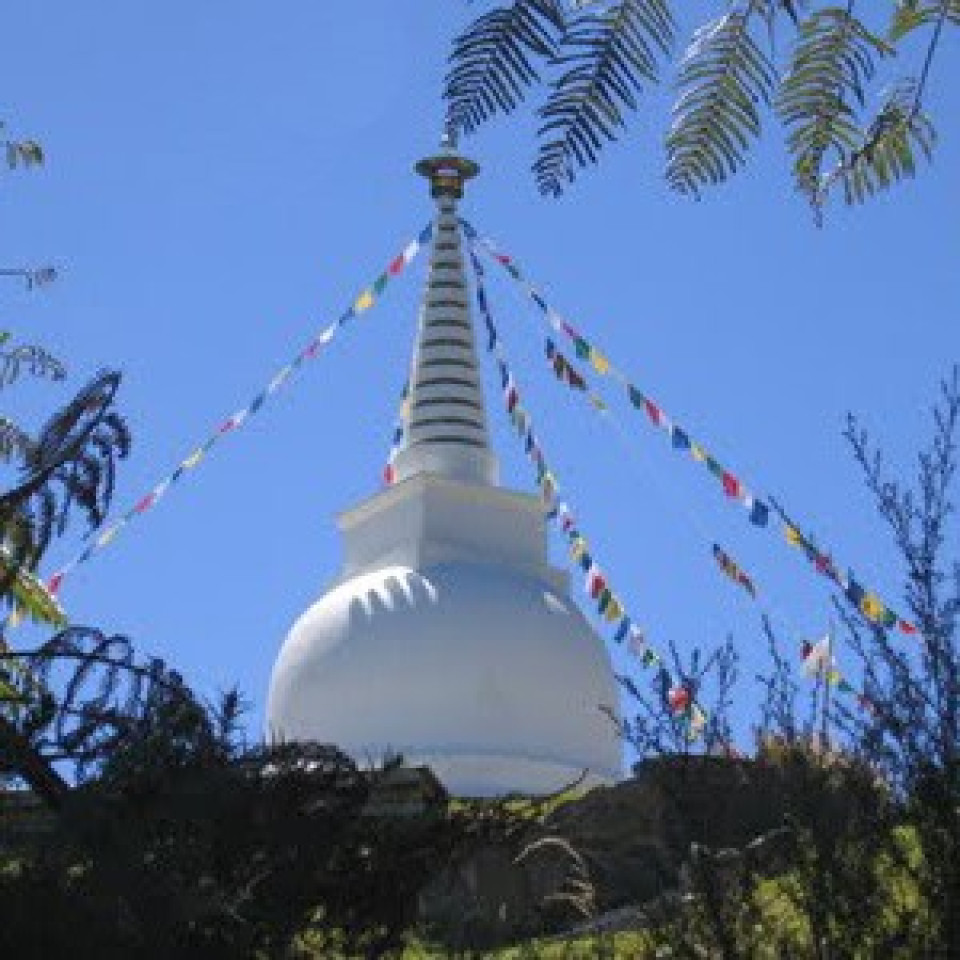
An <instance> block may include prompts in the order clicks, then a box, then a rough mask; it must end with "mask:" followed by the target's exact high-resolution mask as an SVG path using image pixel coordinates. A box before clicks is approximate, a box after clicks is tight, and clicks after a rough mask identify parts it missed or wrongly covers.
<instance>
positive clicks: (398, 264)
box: [387, 253, 404, 277]
mask: <svg viewBox="0 0 960 960" xmlns="http://www.w3.org/2000/svg"><path fill="white" fill-rule="evenodd" d="M403 265H404V259H403V254H402V253H401V254H400V256H399V257H397V259H396V260H394V261H393V263H391V264H390V266H389V267H388V268H387V272H388V273H389V274H390V275H391V276H392V277H398V276H399V275H400V274H401V273H403Z"/></svg>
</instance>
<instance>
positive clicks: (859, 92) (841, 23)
mask: <svg viewBox="0 0 960 960" xmlns="http://www.w3.org/2000/svg"><path fill="white" fill-rule="evenodd" d="M892 52H893V50H892V48H891V47H890V46H889V45H887V44H886V43H885V42H884V41H883V40H881V39H880V38H878V37H876V36H874V34H872V33H871V32H870V31H869V30H867V28H866V27H865V26H864V25H863V24H862V23H861V22H860V21H859V20H858V19H857V18H856V17H854V16H853V15H852V14H851V13H850V12H849V11H847V10H845V9H841V8H839V7H827V8H825V9H822V10H818V11H816V12H815V13H813V14H812V15H811V16H810V17H808V18H807V19H806V20H804V21H803V22H802V23H801V24H800V28H799V35H798V37H797V43H796V46H795V48H794V50H793V53H792V56H791V61H790V67H789V70H788V72H787V74H786V76H785V77H784V80H783V83H782V84H781V87H780V92H779V95H778V97H777V103H776V107H777V113H778V114H779V116H780V119H781V120H782V121H783V124H784V126H785V127H786V128H787V131H788V134H787V145H788V148H789V150H790V153H791V154H792V156H793V175H794V182H795V184H796V187H797V189H798V190H799V191H800V192H801V193H803V194H805V195H806V196H807V197H808V198H809V199H810V202H811V204H812V205H813V207H814V210H815V211H819V206H818V201H819V199H820V197H821V193H820V182H821V176H822V172H823V168H824V164H825V162H827V161H826V158H827V155H828V153H830V152H833V153H835V154H837V155H838V156H839V157H841V158H842V157H844V156H846V155H848V154H850V153H851V152H852V151H854V150H856V149H857V148H858V146H859V145H860V143H861V135H860V128H859V124H858V123H857V118H856V114H855V106H863V102H864V91H865V89H866V85H867V83H868V81H869V80H870V79H871V77H872V76H873V73H874V58H875V57H881V56H886V55H887V54H891V53H892Z"/></svg>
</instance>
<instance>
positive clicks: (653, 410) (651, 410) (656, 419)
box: [643, 397, 660, 427]
mask: <svg viewBox="0 0 960 960" xmlns="http://www.w3.org/2000/svg"><path fill="white" fill-rule="evenodd" d="M643 405H644V407H645V408H646V411H647V416H648V417H649V418H650V419H651V420H652V421H653V424H654V426H657V427H659V426H660V410H659V408H658V407H657V405H656V404H655V403H652V402H651V401H650V400H647V399H646V397H644V400H643Z"/></svg>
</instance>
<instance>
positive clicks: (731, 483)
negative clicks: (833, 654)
mask: <svg viewBox="0 0 960 960" xmlns="http://www.w3.org/2000/svg"><path fill="white" fill-rule="evenodd" d="M461 222H462V223H463V227H464V230H465V232H466V234H467V239H468V242H469V246H470V249H471V251H473V250H476V249H478V248H479V249H481V250H483V251H484V252H485V253H486V254H487V255H488V256H489V257H491V258H492V259H493V260H495V261H496V262H497V263H499V264H500V265H501V266H502V267H503V269H504V270H505V271H506V272H507V273H508V274H509V275H510V276H511V277H512V278H513V280H514V281H515V282H516V283H517V284H518V286H519V287H520V288H521V289H522V290H523V291H524V293H526V294H527V296H528V297H529V298H530V299H531V300H533V302H534V303H535V304H536V305H537V307H538V308H539V309H540V311H541V312H542V313H543V315H544V316H545V317H546V319H547V322H548V323H549V324H550V326H551V328H552V329H553V330H554V331H556V332H557V333H560V334H563V335H564V336H565V337H567V339H568V340H569V341H570V342H571V343H572V344H573V347H574V350H575V353H576V356H577V357H578V358H579V359H581V360H585V361H587V362H588V363H589V365H590V366H591V367H592V368H593V370H594V371H595V372H596V373H597V374H599V375H600V376H610V377H612V378H614V379H616V380H618V381H619V382H620V383H621V384H622V385H623V386H624V387H625V389H626V393H627V398H628V400H629V402H630V404H631V406H632V407H633V408H635V409H637V410H640V411H642V412H643V413H645V414H646V417H647V419H648V420H649V421H650V423H651V424H652V425H653V426H654V427H656V428H658V429H659V430H661V431H662V432H663V433H664V434H665V435H666V436H667V437H668V438H669V440H670V443H671V446H672V447H673V448H674V449H675V450H678V451H683V452H686V453H688V454H689V455H690V456H691V457H692V458H693V459H694V460H696V461H697V462H699V463H702V464H704V466H705V467H706V468H707V470H708V471H709V472H710V473H711V474H712V475H713V476H714V477H715V478H716V480H717V481H718V482H719V484H720V485H721V487H722V489H723V492H724V494H725V495H726V497H727V498H728V499H730V500H733V501H735V502H737V503H739V504H740V505H741V506H742V507H743V509H744V510H745V511H746V512H747V516H748V518H749V520H750V522H751V523H752V524H753V525H754V526H757V527H768V526H769V520H770V514H771V504H774V508H775V509H776V511H777V512H778V513H779V514H780V515H781V519H782V520H783V533H784V538H785V539H786V541H787V543H789V544H790V545H792V546H795V547H799V548H800V549H801V550H803V552H804V553H805V555H806V556H807V558H808V560H810V562H811V564H812V565H813V566H814V568H815V569H816V570H817V572H819V573H821V574H823V575H824V576H826V577H827V578H828V579H829V580H831V581H833V582H834V583H835V584H836V585H837V586H838V587H839V588H840V590H841V591H842V593H843V595H844V597H845V598H846V599H847V600H848V601H849V602H850V603H851V604H852V605H853V606H854V607H855V608H856V609H857V610H858V611H859V612H860V613H861V614H862V615H863V616H864V617H865V618H866V619H867V620H868V621H869V622H870V623H872V624H874V625H875V626H878V627H883V628H886V629H890V628H894V627H896V628H897V629H899V630H900V632H901V633H903V634H907V635H913V634H916V633H917V632H918V629H917V627H916V626H915V625H914V624H913V623H911V622H910V621H908V620H906V619H905V618H903V617H902V616H900V615H899V614H898V613H897V612H896V611H895V610H894V609H893V608H892V607H891V606H890V605H889V604H887V603H886V602H885V601H884V600H883V599H881V598H880V596H879V595H878V594H876V593H875V592H873V591H871V590H869V589H868V588H867V587H865V586H864V585H863V584H861V583H860V582H859V581H858V579H857V578H856V576H855V575H854V573H853V572H852V571H850V572H848V573H842V572H841V570H840V568H839V567H838V566H837V565H836V564H835V563H834V562H833V560H832V559H831V557H830V554H828V553H826V552H823V551H821V550H819V549H818V548H817V547H816V546H815V545H814V543H813V540H812V539H811V538H809V537H806V536H804V535H803V534H802V533H800V530H799V528H798V527H797V525H796V524H794V523H793V522H792V521H790V520H789V518H787V517H786V515H785V514H784V512H783V510H782V509H781V508H780V507H779V506H777V505H776V504H775V503H774V501H773V499H772V498H762V497H759V496H757V495H755V494H754V493H753V492H752V491H751V489H750V488H749V487H748V486H747V485H746V484H745V483H744V482H743V481H742V480H740V479H739V478H738V477H737V476H736V475H735V474H734V473H733V472H732V471H730V470H728V469H727V468H726V467H724V466H723V465H722V464H721V463H719V462H718V461H717V460H716V458H715V457H713V456H712V455H711V454H710V453H709V452H708V451H707V448H706V447H705V446H704V445H703V444H701V443H699V442H698V441H697V440H695V439H694V438H693V436H692V435H691V433H690V432H689V431H688V430H686V429H684V428H683V427H681V426H680V425H679V424H678V423H677V422H676V421H674V420H673V418H672V417H670V416H669V415H668V414H667V413H666V411H665V410H663V408H662V407H661V406H660V405H659V404H658V403H656V402H655V401H654V400H653V399H651V397H650V396H649V395H648V394H647V393H645V392H643V391H641V390H640V389H639V388H638V387H637V386H635V385H634V384H633V383H632V382H631V381H630V380H629V379H628V378H627V376H626V375H625V374H624V373H622V372H621V371H620V370H619V369H618V368H617V367H616V366H615V365H614V364H613V363H611V361H610V360H609V359H608V358H607V357H606V356H605V355H604V354H602V353H601V352H600V351H599V350H598V349H597V347H596V346H594V345H593V344H592V343H591V342H590V341H589V340H587V338H586V337H584V336H583V334H582V333H581V332H580V331H579V330H578V329H577V328H575V327H574V326H572V325H571V324H570V323H568V322H567V321H566V320H565V319H563V317H562V316H561V315H560V314H559V313H558V312H557V311H556V310H554V309H553V308H552V307H551V306H550V304H549V303H548V302H547V301H546V299H545V298H544V297H543V295H542V294H541V293H540V292H539V291H538V290H537V288H536V287H534V285H533V284H532V283H531V282H530V281H529V280H527V279H526V277H525V276H524V274H523V273H522V272H521V271H520V269H519V267H518V266H517V264H516V261H515V260H514V259H513V258H512V257H510V256H508V255H507V254H504V253H501V252H500V251H499V250H498V249H497V248H496V247H495V246H494V244H493V243H491V241H489V240H488V239H486V238H484V237H481V236H480V235H479V234H478V233H477V231H476V229H475V228H474V227H473V226H472V225H470V224H469V223H467V222H466V221H461ZM548 357H549V359H550V362H551V363H552V364H553V366H554V371H555V372H556V374H557V377H558V379H561V380H564V381H565V382H566V383H567V384H569V385H570V386H572V387H576V389H578V390H580V387H579V386H576V384H577V382H578V381H579V380H583V379H584V378H583V377H582V375H581V374H579V373H578V372H577V371H576V370H575V369H574V368H573V367H572V365H571V364H570V361H569V360H567V358H566V357H564V356H563V355H562V354H561V353H560V352H559V351H558V350H557V349H556V346H555V345H554V344H553V343H552V341H548ZM571 373H572V375H573V376H572V378H571ZM582 392H585V393H586V394H587V395H588V396H592V395H590V394H589V392H588V391H587V390H586V385H585V384H584V388H583V391H582ZM601 402H602V401H601ZM593 405H594V406H595V407H596V406H597V404H596V403H595V402H594V403H593Z"/></svg>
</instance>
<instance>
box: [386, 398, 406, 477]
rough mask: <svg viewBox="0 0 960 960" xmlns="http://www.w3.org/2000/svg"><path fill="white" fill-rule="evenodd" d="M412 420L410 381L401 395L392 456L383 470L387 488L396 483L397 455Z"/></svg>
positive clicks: (391, 447)
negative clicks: (408, 424) (395, 465)
mask: <svg viewBox="0 0 960 960" xmlns="http://www.w3.org/2000/svg"><path fill="white" fill-rule="evenodd" d="M409 419H410V381H409V380H407V382H406V383H405V384H404V385H403V393H402V394H401V395H400V410H399V412H398V413H397V421H396V423H395V424H394V427H393V437H392V439H391V441H390V454H389V455H388V457H387V465H386V466H385V467H384V468H383V483H384V485H385V486H387V487H392V486H393V484H394V483H395V482H396V474H395V472H394V468H393V465H394V462H395V461H396V459H397V454H399V453H400V450H401V449H402V448H403V441H404V438H405V437H406V435H407V423H408V422H409Z"/></svg>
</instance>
